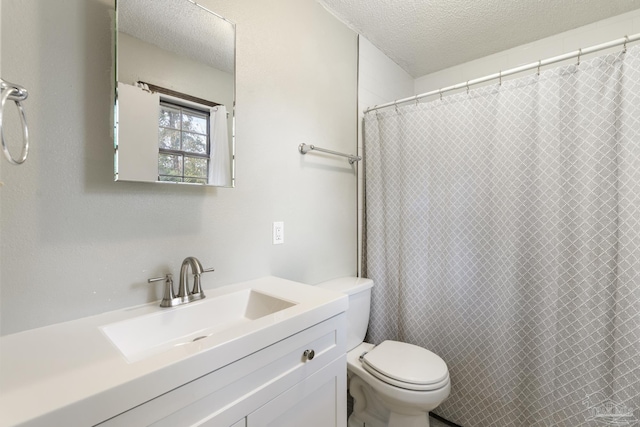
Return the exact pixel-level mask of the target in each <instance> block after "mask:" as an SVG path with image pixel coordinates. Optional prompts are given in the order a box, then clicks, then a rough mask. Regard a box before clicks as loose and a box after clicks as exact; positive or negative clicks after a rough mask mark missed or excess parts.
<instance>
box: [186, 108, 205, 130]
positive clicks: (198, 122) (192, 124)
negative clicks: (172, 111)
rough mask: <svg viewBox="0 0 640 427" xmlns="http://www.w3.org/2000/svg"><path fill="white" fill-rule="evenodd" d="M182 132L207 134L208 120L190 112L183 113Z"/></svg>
mask: <svg viewBox="0 0 640 427" xmlns="http://www.w3.org/2000/svg"><path fill="white" fill-rule="evenodd" d="M182 130H183V131H185V132H196V133H202V134H207V133H209V132H208V131H207V119H206V118H205V117H201V116H198V115H195V114H190V113H188V112H183V113H182Z"/></svg>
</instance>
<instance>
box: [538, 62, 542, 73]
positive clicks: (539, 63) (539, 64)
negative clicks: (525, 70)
mask: <svg viewBox="0 0 640 427" xmlns="http://www.w3.org/2000/svg"><path fill="white" fill-rule="evenodd" d="M541 65H542V59H540V60H538V75H540V66H541Z"/></svg>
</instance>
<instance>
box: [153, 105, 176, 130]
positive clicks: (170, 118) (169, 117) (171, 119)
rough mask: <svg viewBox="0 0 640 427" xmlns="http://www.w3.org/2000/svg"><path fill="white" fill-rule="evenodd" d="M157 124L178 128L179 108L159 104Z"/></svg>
mask: <svg viewBox="0 0 640 427" xmlns="http://www.w3.org/2000/svg"><path fill="white" fill-rule="evenodd" d="M158 124H159V125H160V126H162V127H165V128H172V129H180V110H176V109H174V108H170V107H167V106H164V105H161V106H160V118H159V120H158Z"/></svg>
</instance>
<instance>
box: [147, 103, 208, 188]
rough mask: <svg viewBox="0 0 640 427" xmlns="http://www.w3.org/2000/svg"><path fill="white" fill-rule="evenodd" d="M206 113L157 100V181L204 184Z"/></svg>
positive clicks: (206, 154) (206, 153) (206, 137)
mask: <svg viewBox="0 0 640 427" xmlns="http://www.w3.org/2000/svg"><path fill="white" fill-rule="evenodd" d="M209 121H210V114H209V111H206V110H198V109H195V108H191V107H185V106H182V105H179V104H176V103H172V102H169V101H167V100H162V99H161V100H160V116H159V120H158V126H159V133H158V135H159V137H158V148H159V153H158V180H159V181H170V182H191V183H198V184H206V183H207V175H208V170H209V155H210V150H211V145H210V143H209Z"/></svg>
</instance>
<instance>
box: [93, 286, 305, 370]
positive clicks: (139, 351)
mask: <svg viewBox="0 0 640 427" xmlns="http://www.w3.org/2000/svg"><path fill="white" fill-rule="evenodd" d="M294 305H296V303H294V302H291V301H288V300H285V299H282V298H278V297H274V296H270V295H267V294H265V293H262V292H258V291H256V290H253V289H243V290H240V291H236V292H232V293H229V294H224V295H219V296H216V297H213V298H206V299H204V300H201V301H196V302H192V303H189V304H186V305H183V306H179V307H175V308H168V309H160V311H158V312H156V313H152V314H147V315H143V316H138V317H134V318H131V319H128V320H123V321H120V322H116V323H111V324H109V325H106V326H103V327H101V328H100V329H101V331H102V332H103V333H104V334H105V335H106V336H107V337H108V338H109V340H111V342H112V343H113V344H114V345H115V346H116V347H117V348H118V350H120V352H121V353H122V355H123V356H124V357H125V358H126V359H127V361H129V362H136V361H139V360H142V359H145V358H147V357H150V356H153V355H156V354H159V353H162V352H164V351H167V350H170V349H172V348H175V347H179V346H184V345H189V344H191V343H193V342H196V341H199V340H205V339H207V338H209V337H212V336H215V335H216V334H221V333H223V332H227V331H229V330H233V329H234V328H238V329H240V328H241V327H242V325H246V324H248V323H251V322H254V321H256V320H258V319H263V318H265V317H266V316H270V315H273V314H275V313H278V312H280V311H282V310H284V309H286V308H289V307H292V306H294Z"/></svg>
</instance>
